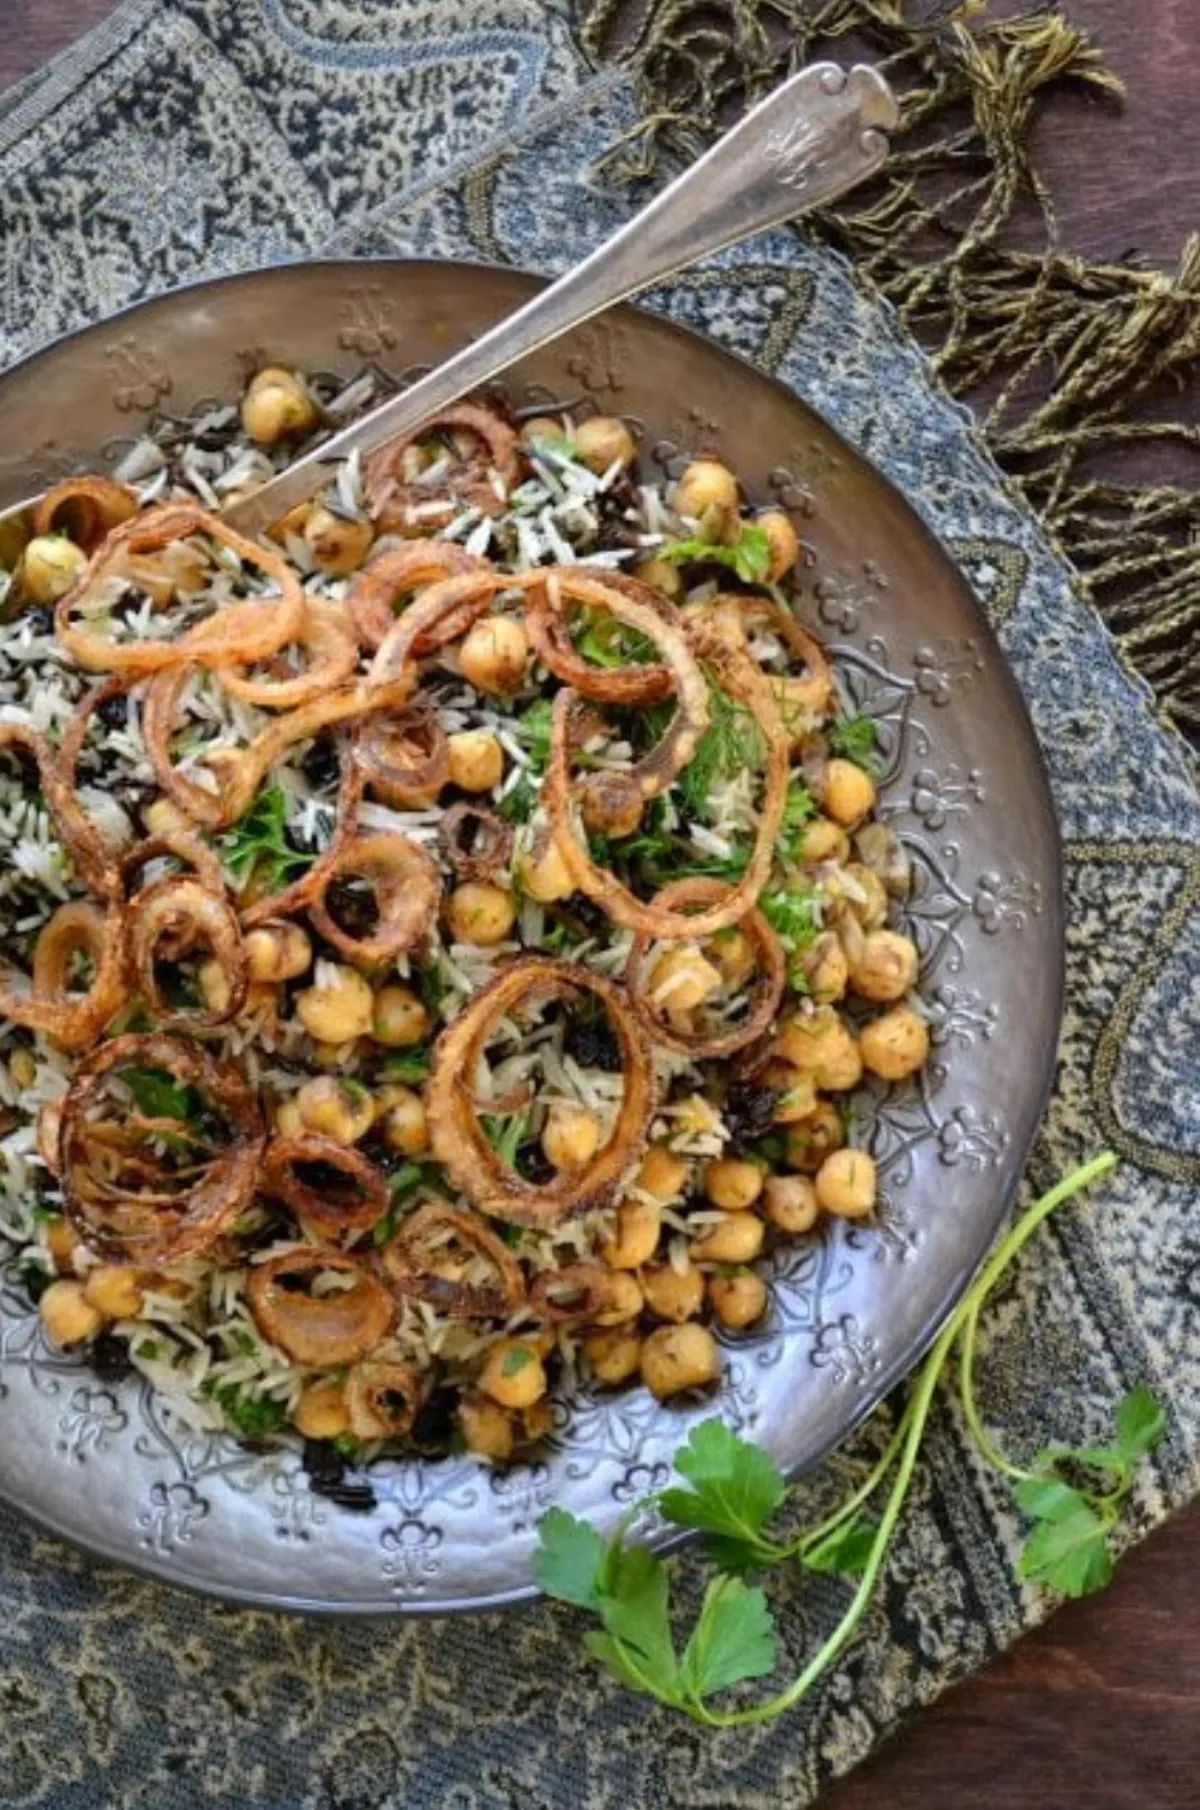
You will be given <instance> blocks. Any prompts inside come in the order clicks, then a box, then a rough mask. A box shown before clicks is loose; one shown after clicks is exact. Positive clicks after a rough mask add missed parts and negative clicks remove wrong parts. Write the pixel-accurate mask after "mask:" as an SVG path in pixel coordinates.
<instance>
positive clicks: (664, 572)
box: [633, 555, 683, 602]
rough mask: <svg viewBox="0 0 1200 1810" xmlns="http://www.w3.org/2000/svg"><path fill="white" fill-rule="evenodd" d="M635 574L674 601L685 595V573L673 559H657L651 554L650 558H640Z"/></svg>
mask: <svg viewBox="0 0 1200 1810" xmlns="http://www.w3.org/2000/svg"><path fill="white" fill-rule="evenodd" d="M633 576H634V577H635V578H637V579H640V581H641V582H642V584H648V585H649V586H650V588H651V590H653V591H659V592H661V593H662V595H663V596H664V597H667V598H670V600H671V601H672V602H674V601H675V599H676V598H678V597H682V596H683V574H682V572H681V571H680V570H679V567H678V566H677V565H676V564H675V561H674V560H673V559H656V558H655V557H654V556H653V555H651V557H650V558H649V559H642V560H639V561H638V563H637V565H636V566H634V568H633Z"/></svg>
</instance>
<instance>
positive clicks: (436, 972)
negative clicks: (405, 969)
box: [411, 958, 446, 1018]
mask: <svg viewBox="0 0 1200 1810" xmlns="http://www.w3.org/2000/svg"><path fill="white" fill-rule="evenodd" d="M411 980H412V985H413V989H414V991H415V992H416V995H417V998H418V999H419V1000H420V1002H421V1004H422V1005H423V1006H424V1007H425V1010H426V1011H427V1012H428V1013H429V1016H430V1017H431V1018H440V1017H441V1013H442V1001H443V1000H444V999H445V997H446V983H445V981H444V979H443V978H442V970H441V965H440V963H439V962H438V961H437V959H436V958H435V959H434V960H433V961H427V962H413V964H412V969H411Z"/></svg>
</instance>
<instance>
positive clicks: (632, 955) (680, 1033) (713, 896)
mask: <svg viewBox="0 0 1200 1810" xmlns="http://www.w3.org/2000/svg"><path fill="white" fill-rule="evenodd" d="M730 890H731V889H730V887H729V886H728V884H727V883H726V882H725V881H724V880H713V879H705V878H696V879H690V880H675V881H673V882H672V884H671V885H670V886H664V887H663V889H662V891H661V892H657V893H655V895H654V898H653V900H652V903H653V904H654V905H660V906H664V907H666V908H667V909H669V910H672V911H679V910H682V909H685V908H686V907H687V906H689V905H713V904H716V903H718V902H719V901H720V900H721V899H723V898H724V897H725V896H726V894H727V893H728V892H729V891H730ZM738 928H739V929H741V930H744V931H745V932H746V935H747V936H748V937H750V939H751V941H752V942H753V943H754V945H755V948H756V950H757V953H758V966H757V975H756V979H755V988H754V997H753V1000H752V1002H751V1008H750V1011H749V1012H748V1013H747V1015H746V1017H745V1018H744V1019H742V1020H741V1021H740V1023H738V1024H736V1025H733V1026H731V1027H730V1028H729V1029H728V1030H725V1031H719V1032H708V1031H687V1030H681V1029H680V1028H679V1027H678V1026H677V1025H673V1024H669V1023H668V1022H667V1021H666V1020H664V1019H663V1018H662V1017H661V1016H660V1014H659V1013H658V1012H657V1011H655V1009H654V1006H653V1004H652V1002H651V1001H650V1000H649V999H648V998H647V996H646V992H645V987H644V983H643V978H642V970H643V968H644V966H645V961H646V955H647V953H648V952H649V948H650V944H651V941H652V938H651V937H650V936H648V935H647V934H646V932H645V931H639V932H638V934H637V935H636V936H635V937H634V939H633V943H632V945H631V947H630V950H629V959H628V961H627V962H626V964H625V990H626V992H627V993H628V994H629V998H630V1001H631V1003H632V1005H633V1009H634V1011H635V1012H636V1013H637V1015H638V1017H639V1018H640V1019H641V1021H642V1023H643V1024H644V1025H645V1027H646V1029H647V1030H648V1031H649V1033H650V1035H651V1037H652V1038H653V1039H654V1041H655V1043H658V1044H661V1045H662V1046H663V1048H664V1049H669V1050H675V1051H676V1052H677V1053H678V1054H679V1055H681V1056H694V1057H699V1056H731V1055H732V1054H733V1052H734V1051H735V1050H740V1049H745V1048H746V1046H747V1045H748V1044H751V1043H755V1042H756V1041H757V1040H758V1039H759V1038H760V1037H763V1036H765V1034H766V1033H767V1032H768V1031H769V1030H770V1028H771V1026H772V1024H773V1023H774V1021H775V1015H776V1013H777V1012H778V1010H779V1002H780V1000H781V999H782V998H783V989H784V986H785V985H786V983H787V963H786V962H785V960H784V955H783V948H782V945H781V944H780V941H779V938H778V937H777V936H776V934H775V932H774V930H773V929H772V927H771V925H770V924H769V923H768V922H767V920H766V918H765V917H764V916H763V914H762V912H761V911H759V910H758V909H757V908H755V909H754V910H751V911H748V912H747V913H746V915H745V916H744V917H742V918H739V920H738Z"/></svg>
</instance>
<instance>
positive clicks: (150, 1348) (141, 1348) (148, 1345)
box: [133, 1339, 158, 1362]
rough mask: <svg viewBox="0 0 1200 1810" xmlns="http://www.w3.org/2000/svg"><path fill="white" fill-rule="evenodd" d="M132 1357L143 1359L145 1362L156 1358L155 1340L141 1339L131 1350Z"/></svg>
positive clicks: (156, 1342) (156, 1346) (156, 1347)
mask: <svg viewBox="0 0 1200 1810" xmlns="http://www.w3.org/2000/svg"><path fill="white" fill-rule="evenodd" d="M133 1355H134V1357H139V1358H145V1359H146V1360H147V1362H149V1361H150V1360H152V1359H153V1358H156V1357H157V1356H158V1340H157V1339H141V1340H139V1342H138V1343H137V1344H136V1345H135V1346H134V1348H133Z"/></svg>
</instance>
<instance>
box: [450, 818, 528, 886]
mask: <svg viewBox="0 0 1200 1810" xmlns="http://www.w3.org/2000/svg"><path fill="white" fill-rule="evenodd" d="M438 845H439V847H440V848H441V851H442V854H443V855H444V856H445V858H446V862H447V864H448V865H449V866H450V867H452V868H453V869H454V872H455V873H456V874H457V876H458V878H459V879H460V880H491V879H493V878H494V877H495V875H496V874H498V873H500V872H501V870H502V869H504V868H506V867H507V866H508V863H509V861H510V860H511V858H512V851H513V828H512V824H511V823H506V822H505V821H504V818H503V817H501V816H499V815H498V814H497V812H495V811H492V810H489V809H488V807H487V805H484V804H472V803H471V802H470V801H469V800H467V799H462V800H460V801H459V803H458V804H452V805H451V806H450V809H449V810H448V811H446V812H445V813H444V815H443V817H442V821H441V823H440V824H439V825H438Z"/></svg>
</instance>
